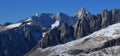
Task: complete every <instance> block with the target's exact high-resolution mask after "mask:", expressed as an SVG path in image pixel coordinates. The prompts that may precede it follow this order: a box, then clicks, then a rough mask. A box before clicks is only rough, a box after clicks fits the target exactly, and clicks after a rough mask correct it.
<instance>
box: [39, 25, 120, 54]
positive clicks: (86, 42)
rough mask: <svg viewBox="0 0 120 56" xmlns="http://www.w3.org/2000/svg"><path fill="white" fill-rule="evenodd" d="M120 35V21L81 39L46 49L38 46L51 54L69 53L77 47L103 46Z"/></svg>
mask: <svg viewBox="0 0 120 56" xmlns="http://www.w3.org/2000/svg"><path fill="white" fill-rule="evenodd" d="M119 37H120V23H117V24H114V25H111V26H109V27H107V28H105V29H102V30H100V31H97V32H94V33H93V34H91V35H89V36H86V37H83V38H81V39H78V40H75V41H71V42H68V43H66V44H62V45H57V46H55V47H48V48H45V49H41V48H38V50H39V51H40V52H47V51H50V54H48V55H49V56H51V55H65V56H66V55H69V54H67V53H66V52H67V51H70V50H76V49H82V50H86V49H92V48H97V47H100V46H103V43H105V42H106V41H108V40H112V39H117V38H119Z"/></svg>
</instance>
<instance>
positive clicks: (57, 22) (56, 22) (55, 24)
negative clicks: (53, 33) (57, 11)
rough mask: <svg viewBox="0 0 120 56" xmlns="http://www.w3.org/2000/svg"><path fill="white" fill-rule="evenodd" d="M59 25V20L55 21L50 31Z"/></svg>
mask: <svg viewBox="0 0 120 56" xmlns="http://www.w3.org/2000/svg"><path fill="white" fill-rule="evenodd" d="M59 24H60V21H59V20H56V21H55V23H54V24H52V25H51V29H53V28H54V27H58V26H59Z"/></svg>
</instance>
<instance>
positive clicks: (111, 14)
mask: <svg viewBox="0 0 120 56" xmlns="http://www.w3.org/2000/svg"><path fill="white" fill-rule="evenodd" d="M77 13H78V14H79V13H81V14H80V15H78V14H75V15H74V16H73V17H72V18H77V19H78V20H77V21H76V23H75V24H74V25H72V26H69V27H68V26H67V25H64V24H63V26H61V27H58V29H59V28H61V30H58V31H55V32H56V33H54V34H46V35H57V37H58V39H56V38H57V37H54V36H45V37H44V38H43V39H42V40H40V43H42V44H45V43H46V42H47V43H50V42H51V41H48V40H46V39H49V38H53V39H56V40H57V41H58V40H59V41H60V42H58V43H56V42H55V43H56V44H55V45H57V44H63V43H66V42H69V41H72V40H75V39H80V38H82V37H84V36H87V35H89V34H91V33H93V32H95V31H98V30H100V29H102V28H105V27H107V26H109V25H112V24H115V23H118V22H120V10H119V9H113V10H111V11H107V10H104V11H103V13H102V14H97V15H91V14H88V13H87V12H86V10H85V9H84V10H83V9H82V10H79V11H78V12H77ZM81 15H82V16H81ZM66 27H67V28H66ZM49 31H54V29H51V30H49ZM66 31H67V33H66ZM57 32H59V33H57ZM49 33H50V32H49ZM62 35H65V36H66V35H67V36H66V37H63V36H62ZM61 38H62V39H61ZM66 38H67V39H66ZM60 39H61V40H60ZM69 39H71V40H69ZM56 40H52V41H56ZM42 41H43V42H42ZM44 42H45V43H44ZM53 43H54V42H53ZM38 45H39V44H38ZM48 46H54V45H46V47H48ZM39 47H42V48H43V46H42V45H41V44H40V46H39ZM46 47H44V48H46Z"/></svg>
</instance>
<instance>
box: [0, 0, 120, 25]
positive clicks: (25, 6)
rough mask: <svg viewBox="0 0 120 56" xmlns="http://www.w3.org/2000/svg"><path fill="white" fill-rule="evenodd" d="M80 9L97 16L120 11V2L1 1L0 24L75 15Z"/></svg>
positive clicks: (97, 0)
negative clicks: (43, 15) (38, 15)
mask: <svg viewBox="0 0 120 56" xmlns="http://www.w3.org/2000/svg"><path fill="white" fill-rule="evenodd" d="M80 8H85V9H86V10H87V11H89V12H91V13H92V14H97V13H102V11H103V10H104V9H108V10H111V9H114V8H118V9H120V0H0V24H4V23H5V22H13V23H15V22H18V21H19V20H22V19H26V18H30V17H31V16H33V15H35V14H36V13H60V12H62V13H66V14H67V15H73V14H74V13H75V12H76V11H77V10H79V9H80Z"/></svg>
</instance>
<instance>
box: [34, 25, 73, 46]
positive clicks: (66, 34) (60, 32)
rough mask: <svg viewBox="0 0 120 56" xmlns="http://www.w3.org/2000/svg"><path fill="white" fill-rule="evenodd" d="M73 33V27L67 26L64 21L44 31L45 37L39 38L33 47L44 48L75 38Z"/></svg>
mask: <svg viewBox="0 0 120 56" xmlns="http://www.w3.org/2000/svg"><path fill="white" fill-rule="evenodd" d="M73 33H74V30H73V27H72V26H69V25H68V24H67V23H64V24H62V26H60V27H59V28H58V27H55V28H53V29H52V30H49V31H48V32H46V34H45V37H43V38H42V39H41V40H40V42H39V43H38V45H37V46H36V47H35V48H38V47H41V48H46V47H49V46H55V45H57V44H64V43H67V42H69V41H72V40H74V39H75V38H74V36H73Z"/></svg>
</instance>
